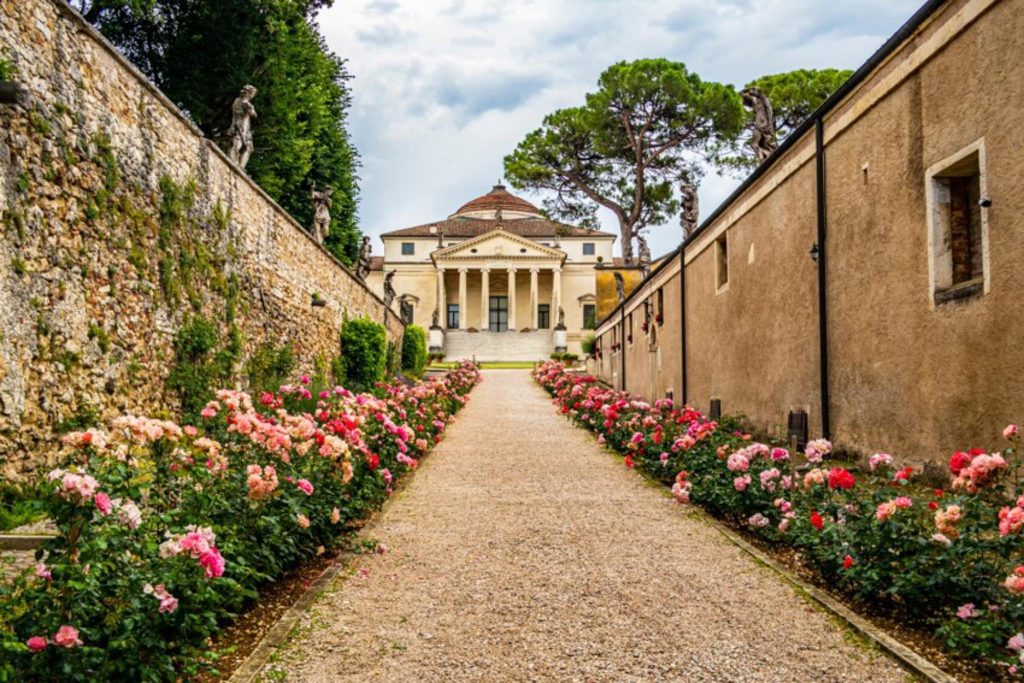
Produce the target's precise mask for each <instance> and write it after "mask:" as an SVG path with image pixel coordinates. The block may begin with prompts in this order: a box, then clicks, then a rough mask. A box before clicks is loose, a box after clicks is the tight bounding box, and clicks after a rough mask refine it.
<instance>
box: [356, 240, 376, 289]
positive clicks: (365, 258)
mask: <svg viewBox="0 0 1024 683" xmlns="http://www.w3.org/2000/svg"><path fill="white" fill-rule="evenodd" d="M372 250H373V245H372V244H370V236H369V235H363V244H362V246H360V247H359V260H358V261H356V277H357V278H359V279H360V280H362V281H363V282H366V278H367V277H368V276H369V275H370V252H371V251H372Z"/></svg>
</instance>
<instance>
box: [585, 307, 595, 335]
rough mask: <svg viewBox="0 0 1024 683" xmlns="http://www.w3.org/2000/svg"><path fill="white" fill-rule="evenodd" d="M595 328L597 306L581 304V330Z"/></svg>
mask: <svg viewBox="0 0 1024 683" xmlns="http://www.w3.org/2000/svg"><path fill="white" fill-rule="evenodd" d="M596 328H597V305H596V304H583V329H585V330H593V329H596Z"/></svg>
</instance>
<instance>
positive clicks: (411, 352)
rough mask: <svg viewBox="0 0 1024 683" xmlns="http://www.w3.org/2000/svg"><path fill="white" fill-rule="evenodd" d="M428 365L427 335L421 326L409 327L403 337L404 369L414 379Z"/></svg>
mask: <svg viewBox="0 0 1024 683" xmlns="http://www.w3.org/2000/svg"><path fill="white" fill-rule="evenodd" d="M426 364H427V333H426V332H425V331H424V330H423V328H422V327H420V326H419V325H408V326H406V328H405V335H404V336H403V337H402V369H403V370H405V371H406V372H407V373H409V374H410V375H413V376H414V377H419V376H421V375H422V374H423V368H424V367H425V366H426Z"/></svg>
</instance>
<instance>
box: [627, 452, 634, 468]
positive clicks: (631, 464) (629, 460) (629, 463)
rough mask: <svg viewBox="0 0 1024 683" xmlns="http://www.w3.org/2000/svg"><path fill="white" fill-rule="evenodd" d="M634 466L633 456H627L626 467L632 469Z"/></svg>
mask: <svg viewBox="0 0 1024 683" xmlns="http://www.w3.org/2000/svg"><path fill="white" fill-rule="evenodd" d="M634 466H635V463H634V462H633V456H631V455H627V456H626V467H628V468H630V469H632V468H633V467H634Z"/></svg>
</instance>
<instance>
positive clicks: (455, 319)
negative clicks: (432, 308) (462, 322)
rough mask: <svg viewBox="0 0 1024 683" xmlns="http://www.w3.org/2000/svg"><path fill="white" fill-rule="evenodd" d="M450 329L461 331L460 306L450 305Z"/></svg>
mask: <svg viewBox="0 0 1024 683" xmlns="http://www.w3.org/2000/svg"><path fill="white" fill-rule="evenodd" d="M448 329H449V330H457V329H459V305H458V304H448Z"/></svg>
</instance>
